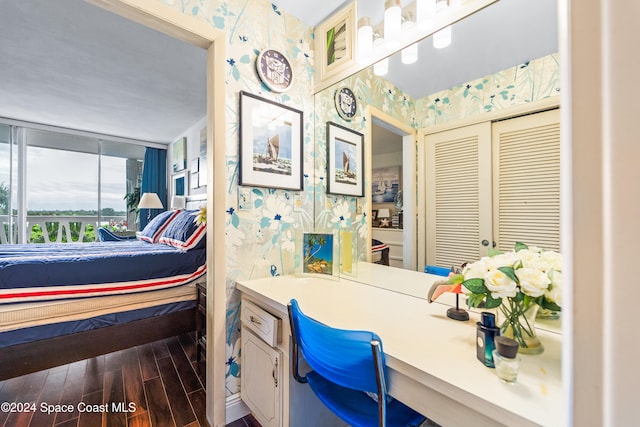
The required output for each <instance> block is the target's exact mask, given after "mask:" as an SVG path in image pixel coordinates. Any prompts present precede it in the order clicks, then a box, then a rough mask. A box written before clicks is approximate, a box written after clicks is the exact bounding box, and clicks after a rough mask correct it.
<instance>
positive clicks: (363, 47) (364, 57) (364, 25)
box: [358, 16, 373, 64]
mask: <svg viewBox="0 0 640 427" xmlns="http://www.w3.org/2000/svg"><path fill="white" fill-rule="evenodd" d="M372 57H373V27H372V26H371V18H369V17H366V16H365V17H363V18H360V19H359V20H358V62H360V63H361V64H366V63H367V62H368V61H369V60H370V59H371V58H372Z"/></svg>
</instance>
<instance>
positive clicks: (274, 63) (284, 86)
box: [256, 49, 293, 92]
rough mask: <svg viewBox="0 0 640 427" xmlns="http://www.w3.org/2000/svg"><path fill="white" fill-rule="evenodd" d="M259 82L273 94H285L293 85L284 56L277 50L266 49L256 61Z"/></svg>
mask: <svg viewBox="0 0 640 427" xmlns="http://www.w3.org/2000/svg"><path fill="white" fill-rule="evenodd" d="M256 70H257V71H258V76H260V80H262V82H263V83H264V84H265V86H267V87H268V88H269V89H271V90H272V91H274V92H285V91H286V90H288V89H289V88H290V87H291V84H292V83H293V70H292V69H291V64H290V63H289V60H288V59H287V57H286V56H284V55H283V54H282V53H280V52H278V51H277V50H273V49H266V50H263V51H262V52H260V55H258V58H257V59H256Z"/></svg>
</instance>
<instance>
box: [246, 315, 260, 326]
mask: <svg viewBox="0 0 640 427" xmlns="http://www.w3.org/2000/svg"><path fill="white" fill-rule="evenodd" d="M249 320H251V323H255V324H256V325H262V321H261V320H260V319H258V318H257V317H254V316H249Z"/></svg>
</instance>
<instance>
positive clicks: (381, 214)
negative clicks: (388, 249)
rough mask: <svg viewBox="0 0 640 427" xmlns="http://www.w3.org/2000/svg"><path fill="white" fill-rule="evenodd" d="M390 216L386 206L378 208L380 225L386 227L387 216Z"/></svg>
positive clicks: (387, 223) (387, 222)
mask: <svg viewBox="0 0 640 427" xmlns="http://www.w3.org/2000/svg"><path fill="white" fill-rule="evenodd" d="M390 217H391V212H390V211H389V209H387V208H383V209H378V219H379V220H380V227H388V226H389V218H390Z"/></svg>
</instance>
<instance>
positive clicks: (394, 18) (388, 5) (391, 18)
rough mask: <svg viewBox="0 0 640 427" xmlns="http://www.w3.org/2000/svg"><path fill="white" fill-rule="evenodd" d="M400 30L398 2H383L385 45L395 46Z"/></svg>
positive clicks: (400, 10) (396, 0) (387, 0)
mask: <svg viewBox="0 0 640 427" xmlns="http://www.w3.org/2000/svg"><path fill="white" fill-rule="evenodd" d="M401 30H402V9H401V8H400V0H386V1H385V2H384V39H385V40H386V43H387V45H389V46H395V45H397V44H398V43H400V32H401Z"/></svg>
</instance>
